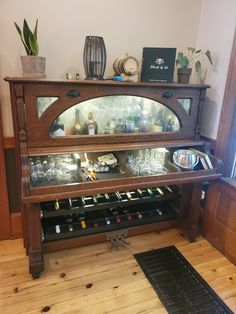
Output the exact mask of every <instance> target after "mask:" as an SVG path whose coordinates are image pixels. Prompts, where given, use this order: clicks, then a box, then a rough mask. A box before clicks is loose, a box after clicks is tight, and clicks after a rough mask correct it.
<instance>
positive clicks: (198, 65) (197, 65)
mask: <svg viewBox="0 0 236 314" xmlns="http://www.w3.org/2000/svg"><path fill="white" fill-rule="evenodd" d="M195 69H196V71H197V72H199V71H200V69H201V62H200V61H199V60H198V61H197V62H196V63H195Z"/></svg>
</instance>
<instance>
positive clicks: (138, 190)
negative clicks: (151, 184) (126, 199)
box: [137, 189, 143, 197]
mask: <svg viewBox="0 0 236 314" xmlns="http://www.w3.org/2000/svg"><path fill="white" fill-rule="evenodd" d="M137 192H138V194H139V195H140V196H141V197H143V192H142V191H141V190H140V189H137Z"/></svg>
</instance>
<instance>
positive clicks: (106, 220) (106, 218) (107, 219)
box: [104, 217, 111, 225]
mask: <svg viewBox="0 0 236 314" xmlns="http://www.w3.org/2000/svg"><path fill="white" fill-rule="evenodd" d="M104 219H105V222H106V224H107V225H110V224H111V220H110V218H109V217H105V218H104Z"/></svg>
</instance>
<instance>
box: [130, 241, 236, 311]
mask: <svg viewBox="0 0 236 314" xmlns="http://www.w3.org/2000/svg"><path fill="white" fill-rule="evenodd" d="M134 257H135V258H136V260H137V262H138V264H139V265H140V267H141V268H142V270H143V272H144V273H145V275H146V277H147V278H148V280H149V281H150V283H151V284H152V286H153V288H154V290H155V291H156V293H157V295H158V297H159V299H160V300H161V302H162V304H163V305H164V306H165V308H166V310H167V312H168V313H170V314H185V313H186V314H187V313H189V314H190V313H191V314H192V313H202V314H208V313H209V314H215V313H227V314H228V313H233V312H232V311H231V310H230V309H229V308H228V306H227V305H226V304H225V303H224V302H223V301H222V300H221V299H220V298H219V296H218V295H217V294H216V293H215V292H214V290H212V288H211V287H210V286H209V285H208V284H207V282H206V281H205V280H204V279H203V278H202V277H201V276H200V275H199V273H198V272H197V271H196V270H195V269H194V268H193V267H192V266H191V264H190V263H189V262H188V261H187V260H186V259H185V257H184V256H183V255H182V254H181V253H180V252H179V251H178V250H177V248H176V247H175V246H170V247H165V248H161V249H157V250H152V251H148V252H143V253H138V254H135V255H134Z"/></svg>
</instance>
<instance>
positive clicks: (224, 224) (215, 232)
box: [202, 180, 236, 264]
mask: <svg viewBox="0 0 236 314" xmlns="http://www.w3.org/2000/svg"><path fill="white" fill-rule="evenodd" d="M202 232H203V235H204V236H205V237H206V239H207V240H208V241H209V242H210V243H212V245H214V246H215V247H216V248H217V249H219V250H220V251H221V252H222V253H223V254H224V255H225V256H227V257H228V258H229V259H230V260H231V261H232V262H233V263H235V264H236V245H235V243H236V185H233V184H231V183H230V182H228V181H226V180H221V181H218V182H216V183H213V184H212V185H211V186H210V188H209V191H208V196H207V200H206V205H205V213H204V216H203V221H202Z"/></svg>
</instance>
